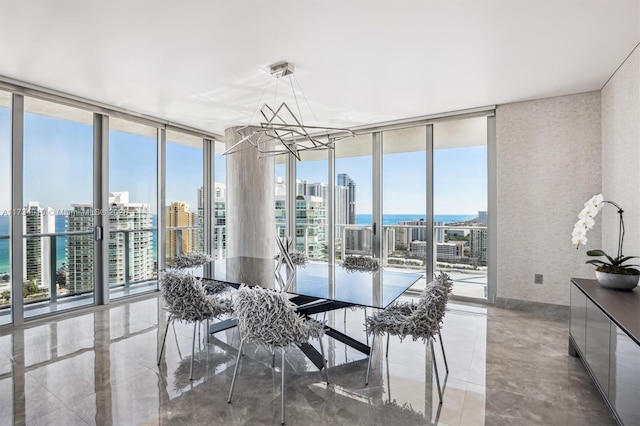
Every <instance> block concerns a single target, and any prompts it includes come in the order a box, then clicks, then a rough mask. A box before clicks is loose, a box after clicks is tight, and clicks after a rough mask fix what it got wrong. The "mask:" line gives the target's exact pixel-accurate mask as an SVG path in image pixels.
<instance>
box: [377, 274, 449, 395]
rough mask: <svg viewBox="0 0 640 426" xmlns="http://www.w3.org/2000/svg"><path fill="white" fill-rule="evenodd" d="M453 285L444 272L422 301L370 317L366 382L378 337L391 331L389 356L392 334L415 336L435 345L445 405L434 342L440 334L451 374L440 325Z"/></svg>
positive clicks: (430, 285) (436, 366)
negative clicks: (369, 343) (369, 350)
mask: <svg viewBox="0 0 640 426" xmlns="http://www.w3.org/2000/svg"><path fill="white" fill-rule="evenodd" d="M452 287H453V281H451V279H450V277H449V275H447V274H445V273H440V274H439V275H436V276H435V278H434V280H433V281H432V282H430V283H428V284H427V286H426V288H425V290H424V292H423V294H422V296H421V297H420V300H419V301H418V303H409V302H395V303H394V304H392V305H391V306H389V307H387V308H386V309H384V310H382V311H379V312H376V313H374V314H373V315H371V316H369V317H367V319H366V329H367V333H370V334H372V339H371V352H370V353H369V363H368V365H367V378H366V380H365V385H368V384H369V373H370V371H371V354H372V353H373V346H374V344H375V341H376V337H381V336H382V335H384V334H385V333H386V334H387V349H386V354H385V356H386V357H387V358H388V357H389V336H390V335H394V336H398V337H399V338H400V340H401V341H402V340H403V339H404V338H405V337H407V336H411V337H412V338H413V340H414V341H416V340H418V339H422V340H423V341H426V342H427V344H428V345H429V346H430V347H431V356H432V358H433V368H434V371H435V375H436V382H437V384H438V395H439V396H440V403H441V404H442V387H441V385H440V378H439V376H438V365H437V363H436V360H435V351H434V349H433V342H434V341H435V338H436V335H437V336H438V339H439V340H440V347H441V348H442V356H443V358H444V365H445V369H446V372H447V373H449V366H448V364H447V356H446V354H445V351H444V343H443V342H442V334H441V333H440V328H441V325H442V320H443V318H444V314H445V309H446V305H447V302H448V300H449V295H450V294H451V290H452Z"/></svg>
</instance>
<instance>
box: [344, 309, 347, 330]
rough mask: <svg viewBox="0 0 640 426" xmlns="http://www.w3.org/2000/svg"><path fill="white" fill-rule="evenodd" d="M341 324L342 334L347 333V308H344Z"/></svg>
mask: <svg viewBox="0 0 640 426" xmlns="http://www.w3.org/2000/svg"><path fill="white" fill-rule="evenodd" d="M343 322H344V332H345V333H346V332H347V308H344V319H343Z"/></svg>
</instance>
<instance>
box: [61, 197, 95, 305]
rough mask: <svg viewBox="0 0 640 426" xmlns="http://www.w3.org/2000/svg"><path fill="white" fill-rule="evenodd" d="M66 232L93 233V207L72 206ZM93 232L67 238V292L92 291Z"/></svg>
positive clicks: (86, 205)
mask: <svg viewBox="0 0 640 426" xmlns="http://www.w3.org/2000/svg"><path fill="white" fill-rule="evenodd" d="M71 207H72V208H73V210H71V211H70V212H69V214H68V215H67V231H69V232H77V231H93V206H92V205H91V204H72V205H71ZM93 242H94V238H93V232H89V233H86V234H80V235H69V236H67V248H66V250H65V251H66V256H67V269H68V276H67V290H68V291H69V293H78V292H82V291H87V290H92V289H93V280H94V279H93V244H94V243H93Z"/></svg>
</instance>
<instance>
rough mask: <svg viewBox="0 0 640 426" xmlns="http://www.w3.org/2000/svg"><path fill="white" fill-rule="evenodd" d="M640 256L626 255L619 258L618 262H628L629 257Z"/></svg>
mask: <svg viewBox="0 0 640 426" xmlns="http://www.w3.org/2000/svg"><path fill="white" fill-rule="evenodd" d="M638 257H640V256H625V257H622V256H621V257H620V259H618V263H619V264H621V263H623V262H626V261H627V260H629V259H634V258H638Z"/></svg>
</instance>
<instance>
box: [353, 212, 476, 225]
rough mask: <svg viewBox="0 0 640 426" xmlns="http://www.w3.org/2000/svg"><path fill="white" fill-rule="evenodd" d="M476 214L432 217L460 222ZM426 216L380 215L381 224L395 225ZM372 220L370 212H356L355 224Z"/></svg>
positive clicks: (367, 222)
mask: <svg viewBox="0 0 640 426" xmlns="http://www.w3.org/2000/svg"><path fill="white" fill-rule="evenodd" d="M476 216H477V215H474V214H471V215H469V214H436V215H434V216H433V219H434V220H435V221H436V222H444V223H445V224H447V223H453V222H462V221H465V220H469V219H473V218H474V217H476ZM425 218H426V216H425V215H423V214H383V215H382V224H383V225H395V224H397V223H398V222H405V221H408V220H420V219H425ZM372 223H373V220H372V219H371V215H370V214H356V225H371V224H372Z"/></svg>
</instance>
